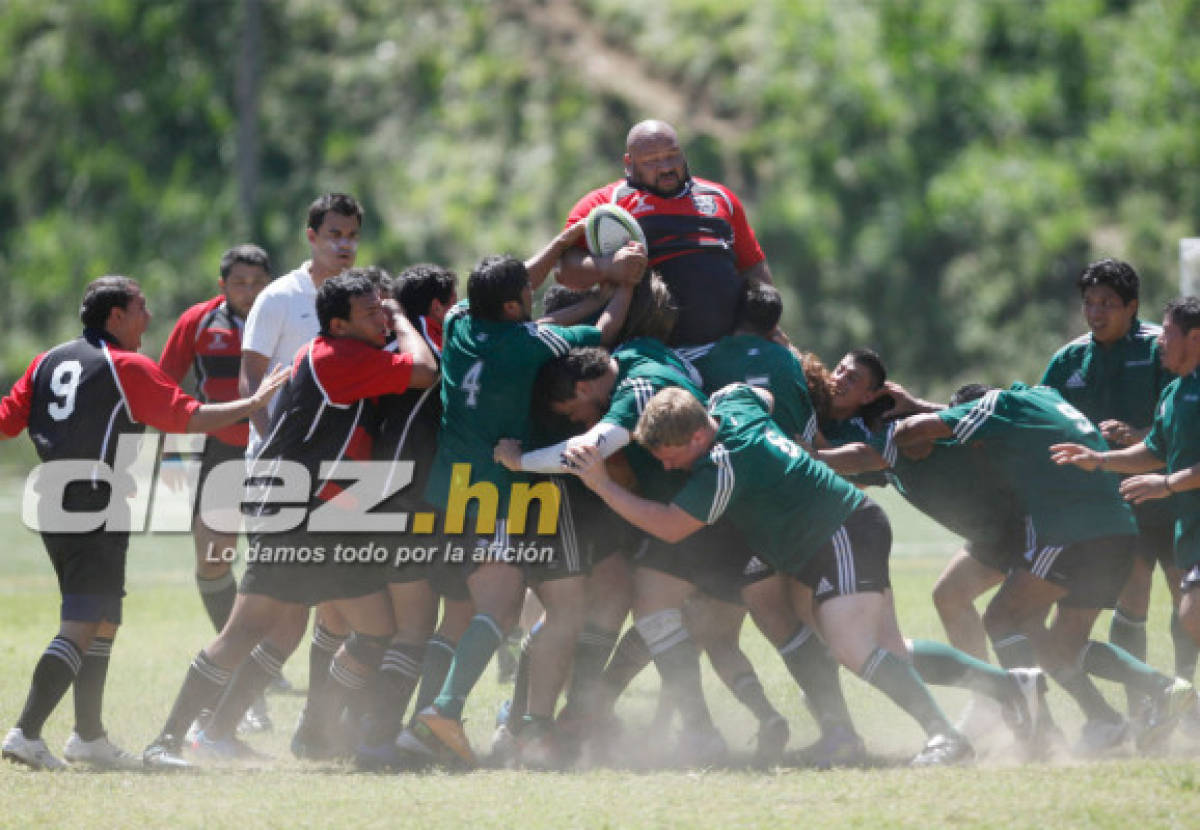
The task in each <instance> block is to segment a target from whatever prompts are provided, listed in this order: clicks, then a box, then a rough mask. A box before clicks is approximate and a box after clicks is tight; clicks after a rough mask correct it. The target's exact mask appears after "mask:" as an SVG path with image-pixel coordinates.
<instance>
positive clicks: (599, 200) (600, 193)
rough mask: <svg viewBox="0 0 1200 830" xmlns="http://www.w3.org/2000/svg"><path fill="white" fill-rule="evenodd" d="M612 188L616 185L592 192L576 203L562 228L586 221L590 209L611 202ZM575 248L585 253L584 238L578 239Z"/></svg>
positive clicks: (585, 242)
mask: <svg viewBox="0 0 1200 830" xmlns="http://www.w3.org/2000/svg"><path fill="white" fill-rule="evenodd" d="M614 187H616V183H613V184H610V185H606V186H604V187H602V188H600V189H599V190H593V191H592V192H591V193H589V194H587V195H586V196H584V197H583V198H582V199H580V200H579V201H578V202H576V203H575V207H573V208H571V212H570V213H568V214H567V223H566V225H564V226H563V228H564V229H565V228H569V227H571V226H572V225H574V224H575V223H576V222H578V221H580V220H582V219H586V218H587V215H588V214H589V213H591V212H592V208H594V207H596V205H603V204H605V203H607V202H609V201H611V200H612V192H613V188H614ZM575 247H576V248H582V249H583V250H585V251H586V250H587V240H586V239H585V238H584V237H580V238H579V241H577V242H576V243H575Z"/></svg>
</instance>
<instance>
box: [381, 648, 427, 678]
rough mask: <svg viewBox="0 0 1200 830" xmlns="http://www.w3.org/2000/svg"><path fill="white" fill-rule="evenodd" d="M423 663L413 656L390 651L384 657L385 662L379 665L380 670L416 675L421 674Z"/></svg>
mask: <svg viewBox="0 0 1200 830" xmlns="http://www.w3.org/2000/svg"><path fill="white" fill-rule="evenodd" d="M421 663H422V661H421V660H419V659H417V658H415V657H413V656H412V655H409V654H404V653H402V652H397V651H389V652H387V653H386V654H384V655H383V662H381V663H380V664H379V670H380V671H394V672H399V673H400V674H413V675H416V674H420V673H421Z"/></svg>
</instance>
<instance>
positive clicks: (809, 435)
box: [801, 410, 891, 444]
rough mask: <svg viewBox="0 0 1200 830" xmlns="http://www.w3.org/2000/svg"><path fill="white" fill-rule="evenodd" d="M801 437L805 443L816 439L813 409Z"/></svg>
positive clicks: (815, 422) (815, 417)
mask: <svg viewBox="0 0 1200 830" xmlns="http://www.w3.org/2000/svg"><path fill="white" fill-rule="evenodd" d="M801 437H803V438H804V443H806V444H811V443H812V442H813V440H814V439H816V437H817V413H816V411H815V410H814V411H813V412H811V413H810V414H809V416H808V423H806V424H805V425H804V432H803V433H802V436H801ZM888 440H891V437H890V436H889V439H888Z"/></svg>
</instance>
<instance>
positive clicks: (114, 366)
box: [100, 340, 134, 458]
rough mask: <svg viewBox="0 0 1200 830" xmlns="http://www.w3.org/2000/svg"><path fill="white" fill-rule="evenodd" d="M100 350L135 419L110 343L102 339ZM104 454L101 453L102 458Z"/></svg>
mask: <svg viewBox="0 0 1200 830" xmlns="http://www.w3.org/2000/svg"><path fill="white" fill-rule="evenodd" d="M100 350H101V351H103V352H104V359H105V360H106V361H107V362H108V368H109V370H110V371H112V376H113V383H115V384H116V385H117V391H118V392H120V393H121V402H122V403H123V404H125V411H126V412H127V413H129V420H131V421H132V420H134V417H133V409H132V408H131V407H130V406H129V396H128V395H126V394H125V387H124V386H122V385H121V376H120V375H118V374H117V364H116V363H114V362H113V359H112V354H111V353H109V351H108V343H106V342H104V341H103V340H101V341H100ZM103 457H104V456H103V455H101V458H103Z"/></svg>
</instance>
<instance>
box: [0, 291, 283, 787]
mask: <svg viewBox="0 0 1200 830" xmlns="http://www.w3.org/2000/svg"><path fill="white" fill-rule="evenodd" d="M79 316H80V319H81V321H82V322H83V325H84V331H83V334H82V335H81V336H80V337H79V338H78V339H75V340H71V341H69V342H67V343H63V344H61V345H59V346H56V347H55V348H53V349H51V350H50V351H48V352H46V353H45V354H42V355H39V356H38V357H37V358H35V359H34V361H33V362H32V363H31V364H30V365H29V368H28V369H27V370H26V371H25V374H24V375H23V376H22V377H21V379H20V380H19V381H17V384H16V385H15V386H14V387H13V389H12V391H11V392H9V394H8V396H7V397H5V398H4V400H3V401H0V437H12V436H15V435H17V434H19V433H20V432H21V430H22V429H28V430H29V437H30V438H31V439H32V440H33V443H34V446H35V447H36V448H37V451H38V455H39V457H40V458H41V459H42V461H43V462H44V463H43V465H42V466H41V467H40V468H39V469H38V480H37V484H36V488H37V491H38V492H39V494H40V495H41V496H42V498H41V499H40V502H39V504H38V524H39V528H40V529H41V531H42V538H43V540H44V541H45V544H46V550H47V551H48V552H49V554H50V559H51V562H52V563H53V564H54V570H55V572H56V574H57V575H58V583H59V590H60V591H61V593H62V607H61V613H60V619H61V625H60V627H59V632H58V635H57V636H56V637H55V638H54V639H53V640H51V642H50V645H49V646H48V647H47V649H46V651H45V653H44V654H43V655H42V657H41V659H40V660H39V661H38V664H37V667H36V668H35V669H34V673H33V682H32V684H31V685H30V689H29V696H28V698H27V700H26V702H25V709H24V711H23V712H22V713H21V717H20V719H19V720H18V721H17V725H16V727H15V728H13V729H12V730H11V731H9V733H8V736H7V737H6V738H5V740H4V748H3V753H4V757H6V758H11V759H13V760H16V761H19V762H21V763H25V764H28V765H29V766H32V767H35V768H42V769H55V768H58V767H61V766H62V762H61V761H59V760H58V759H57V758H55V757H54V756H53V755H51V754H50V752H49V751H48V750H47V749H46V745H45V743H44V742H43V741H42V739H41V730H42V725H43V724H44V723H45V721H46V718H47V717H49V715H50V713H51V712H52V711H54V708H55V707H56V706H57V705H58V702H59V701H60V700H61V699H62V697H63V695H64V694H66V691H67V689H68V688H69V687H70V686H71V685H72V683H74V685H75V721H76V722H75V731H74V732H73V733H72V735H71V737H70V739H69V740H68V741H67V748H66V752H65V755H66V757H67V760H70V761H80V762H89V763H93V764H98V765H104V766H116V767H121V766H129V765H130V764H131V763H134V762H136V759H134V758H133V757H132V756H130V755H129V754H128V753H126V752H124V751H123V750H121V749H119V748H118V747H116V746H115V745H113V744H112V743H111V742H110V741H109V740H108V738H107V736H106V735H105V732H104V727H103V726H102V724H101V718H100V708H101V699H102V696H103V693H104V684H105V679H106V678H107V675H108V658H109V653H110V651H111V648H112V641H113V638H114V637H115V636H116V631H117V627H118V626H119V625H120V623H121V598H122V597H123V596H124V595H125V551H126V548H127V547H128V544H129V533H128V530H127V529H123V528H128V527H129V526H130V524H129V522H128V519H129V512H128V507H127V505H126V503H125V499H126V498H127V497H129V496H131V495H132V493H133V481H132V478H131V477H130V475H129V473H128V469H127V465H128V464H130V463H132V460H133V456H134V455H136V453H130V452H129V449H128V447H126V448H124V449H122V447H121V445H122V444H123V443H124V442H123V441H122V438H123V437H124V436H126V435H140V434H141V433H142V432H143V431H144V430H145V428H146V425H149V426H152V427H155V428H156V429H159V430H162V431H163V432H207V431H212V430H216V429H220V428H222V427H224V426H227V425H229V424H232V423H234V422H236V421H238V420H240V419H243V418H245V417H246V416H247V415H249V413H251V412H253V411H256V410H257V409H261V408H262V407H264V406H266V404H267V401H269V400H270V398H271V395H272V394H273V393H274V391H275V389H276V388H278V386H279V385H280V384H281V383H282V382H283V381H284V380H285V379H286V374H285V373H282V372H279V373H275V374H274V375H272V376H271V378H270V382H269V383H265V384H264V385H263V387H262V388H261V389H259V391H258V392H256V393H255V394H254V396H252V397H250V398H244V399H239V400H235V401H231V402H227V403H217V404H201V403H200V402H199V401H197V400H196V399H194V398H192V397H189V396H188V395H186V394H184V392H183V391H182V390H181V389H180V388H179V387H178V386H177V385H176V384H175V383H174V382H173V381H172V380H171V378H170V377H168V376H167V375H166V374H165V373H164V372H163V371H162V370H161V369H159V367H158V366H157V364H155V363H154V361H153V360H151V359H150V358H148V357H145V356H144V355H141V354H138V352H137V349H138V348H139V347H140V346H141V341H142V334H143V333H144V332H145V331H146V326H147V325H148V324H149V322H150V312H149V311H148V310H147V309H146V299H145V297H143V296H142V291H141V288H139V287H138V284H137V283H136V282H135V281H133V280H131V279H129V278H128V277H117V276H112V277H101V278H99V279H97V280H94V281H92V283H91V284H89V285H88V287H87V291H86V292H85V293H84V297H83V304H82V305H81V307H80V310H79ZM56 462H57V463H56ZM118 465H121V466H120V467H118ZM110 528H112V529H110Z"/></svg>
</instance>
